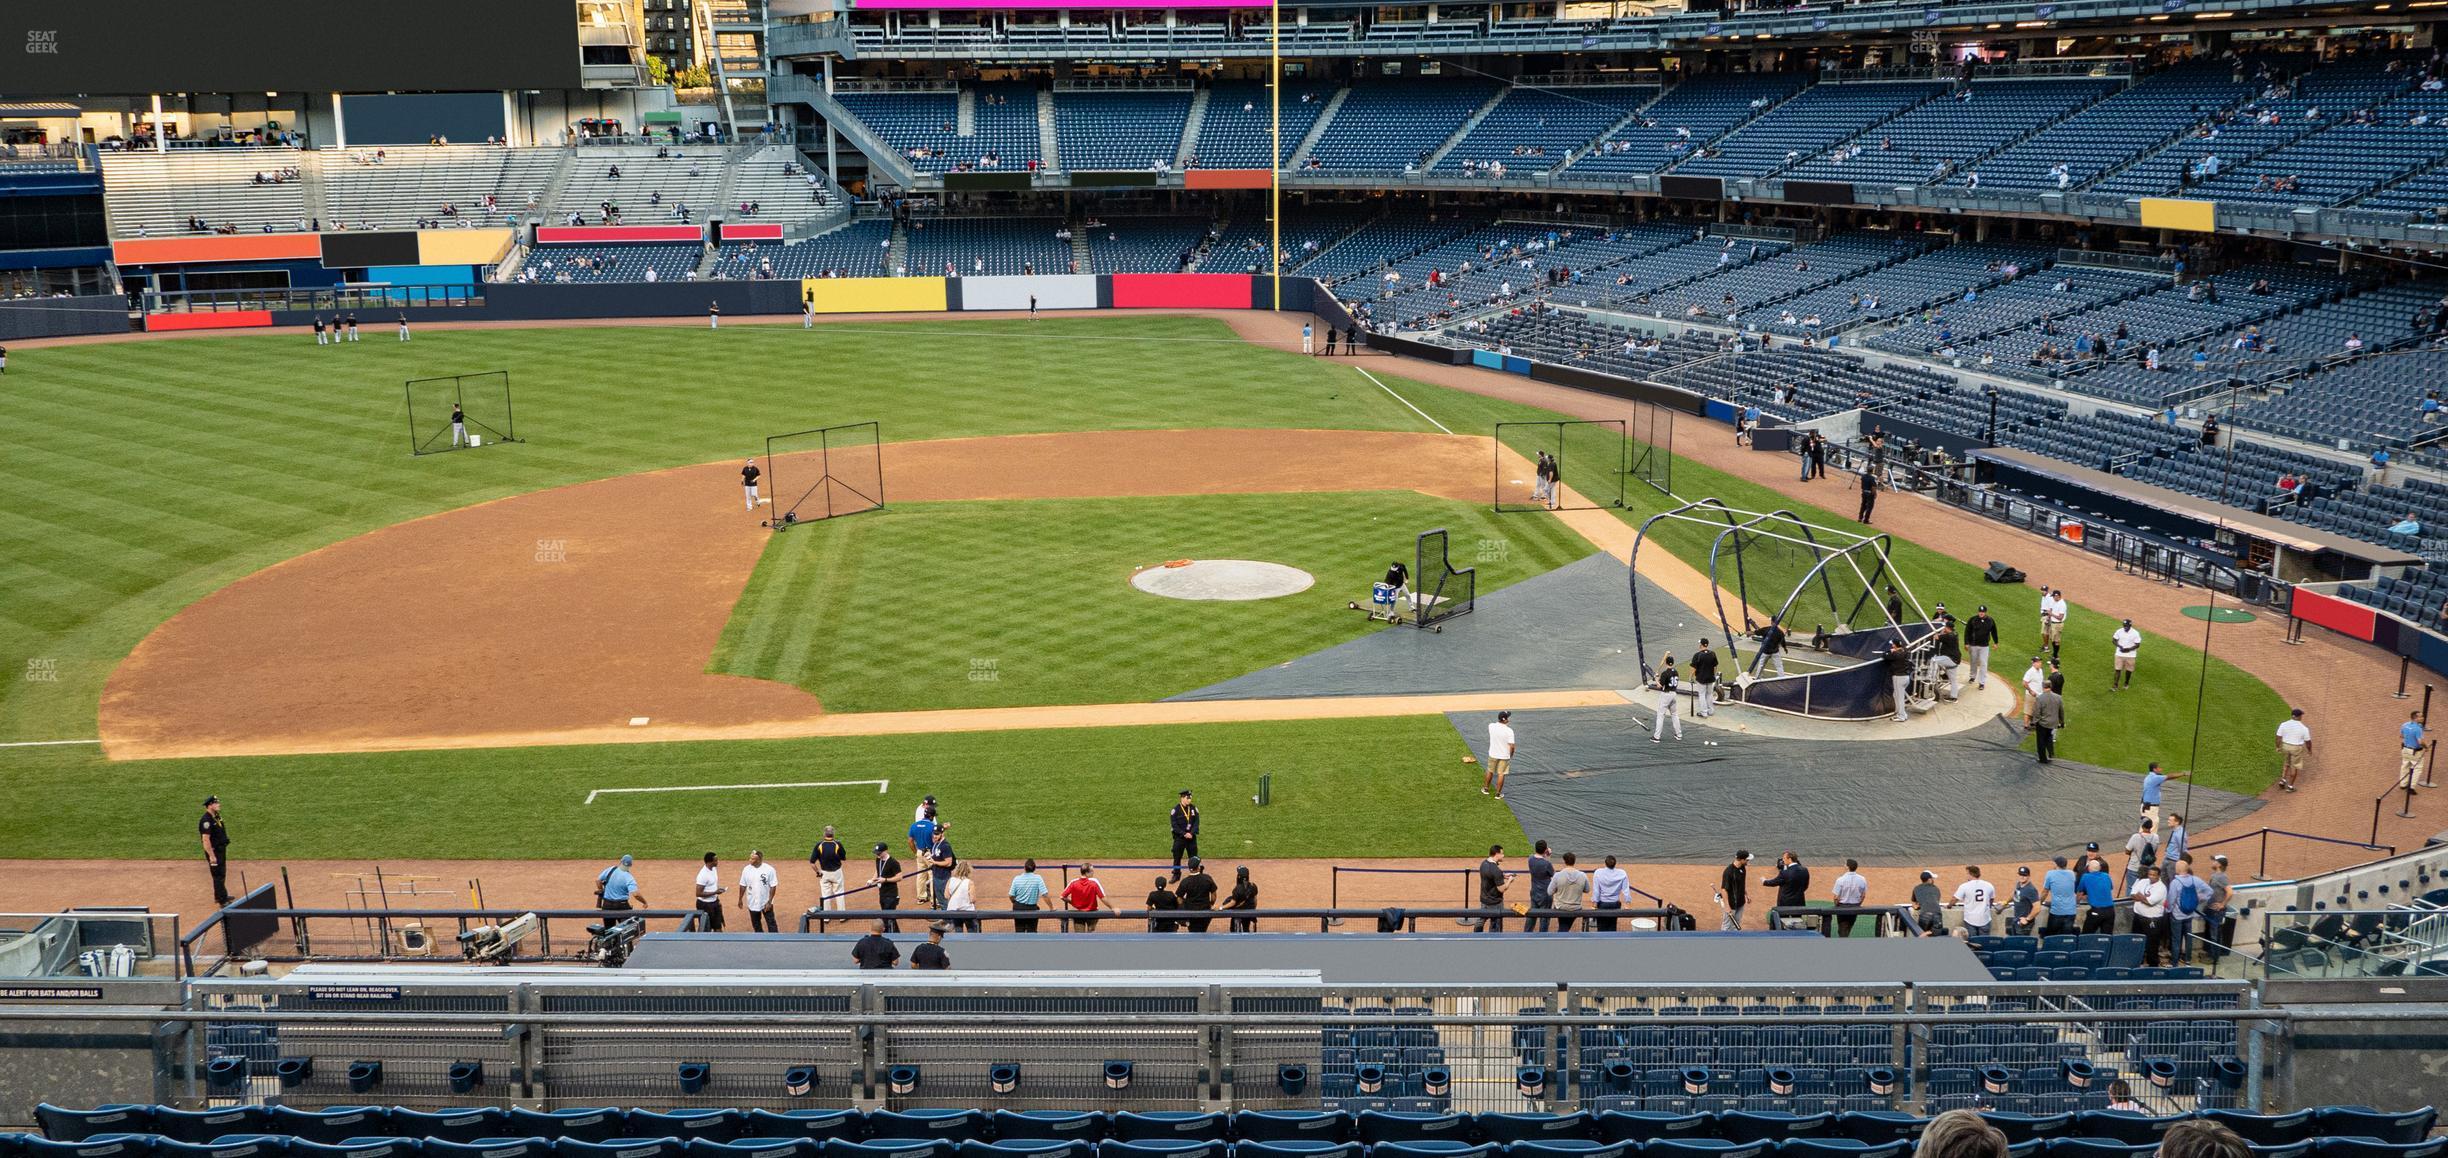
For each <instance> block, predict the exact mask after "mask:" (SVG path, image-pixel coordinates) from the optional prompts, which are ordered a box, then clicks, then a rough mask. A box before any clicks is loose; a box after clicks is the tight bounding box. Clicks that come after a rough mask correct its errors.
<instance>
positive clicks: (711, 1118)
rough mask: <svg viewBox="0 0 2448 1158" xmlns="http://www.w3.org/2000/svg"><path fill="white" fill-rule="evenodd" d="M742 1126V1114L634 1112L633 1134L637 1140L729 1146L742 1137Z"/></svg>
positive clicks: (732, 1111)
mask: <svg viewBox="0 0 2448 1158" xmlns="http://www.w3.org/2000/svg"><path fill="white" fill-rule="evenodd" d="M741 1124H742V1120H741V1116H740V1112H739V1111H738V1110H671V1111H668V1112H666V1111H657V1110H631V1111H629V1134H630V1136H631V1137H633V1138H678V1139H680V1140H681V1141H683V1142H686V1141H688V1140H689V1139H691V1138H703V1139H705V1140H706V1141H708V1142H728V1141H730V1140H732V1139H733V1138H737V1137H739V1136H740V1126H741Z"/></svg>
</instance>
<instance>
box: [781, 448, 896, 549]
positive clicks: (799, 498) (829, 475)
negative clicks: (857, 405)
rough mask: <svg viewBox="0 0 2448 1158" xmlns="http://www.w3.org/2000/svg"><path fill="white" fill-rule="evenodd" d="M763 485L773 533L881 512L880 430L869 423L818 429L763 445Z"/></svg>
mask: <svg viewBox="0 0 2448 1158" xmlns="http://www.w3.org/2000/svg"><path fill="white" fill-rule="evenodd" d="M765 485H766V488H767V489H768V490H769V491H770V492H771V493H772V495H773V515H772V517H770V518H768V519H766V520H765V525H766V526H769V527H772V528H773V529H774V530H777V531H785V530H789V529H790V528H791V527H793V526H795V525H797V524H799V523H812V522H815V521H817V520H819V519H835V518H840V517H841V516H843V515H855V514H858V513H859V512H861V511H877V510H882V509H884V450H883V429H882V428H881V427H879V426H877V425H876V424H875V423H873V422H852V423H848V424H845V425H842V426H824V427H818V428H817V429H815V430H802V431H799V432H797V433H794V434H777V435H774V436H773V437H771V438H768V439H766V440H765Z"/></svg>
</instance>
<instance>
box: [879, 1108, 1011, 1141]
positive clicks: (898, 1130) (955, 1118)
mask: <svg viewBox="0 0 2448 1158" xmlns="http://www.w3.org/2000/svg"><path fill="white" fill-rule="evenodd" d="M867 1136H868V1137H870V1138H945V1139H949V1140H951V1141H954V1142H965V1141H970V1140H975V1139H983V1138H985V1137H986V1115H984V1114H981V1113H979V1112H977V1111H976V1110H877V1111H875V1112H874V1113H871V1114H869V1115H867Z"/></svg>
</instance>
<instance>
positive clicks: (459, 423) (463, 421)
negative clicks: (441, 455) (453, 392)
mask: <svg viewBox="0 0 2448 1158" xmlns="http://www.w3.org/2000/svg"><path fill="white" fill-rule="evenodd" d="M466 445H467V411H465V410H461V409H460V408H459V404H458V403H456V402H453V403H451V448H452V449H454V450H456V449H458V448H459V447H462V446H466Z"/></svg>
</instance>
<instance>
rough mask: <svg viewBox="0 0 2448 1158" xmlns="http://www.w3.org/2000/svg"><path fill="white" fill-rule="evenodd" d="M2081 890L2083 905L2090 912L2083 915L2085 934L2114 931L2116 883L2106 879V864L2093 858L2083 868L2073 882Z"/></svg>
mask: <svg viewBox="0 0 2448 1158" xmlns="http://www.w3.org/2000/svg"><path fill="white" fill-rule="evenodd" d="M2075 884H2076V886H2077V887H2078V888H2080V889H2081V890H2082V896H2083V903H2084V904H2086V905H2089V906H2090V907H2091V911H2090V912H2088V913H2085V914H2083V926H2082V931H2083V932H2085V933H2113V932H2115V931H2116V882H2115V881H2112V880H2110V879H2108V862H2107V861H2105V860H2102V859H2100V858H2098V857H2096V856H2095V857H2093V858H2091V860H2090V861H2089V863H2087V864H2085V865H2084V866H2083V872H2082V876H2081V877H2080V878H2079V879H2077V880H2076V881H2075Z"/></svg>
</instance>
